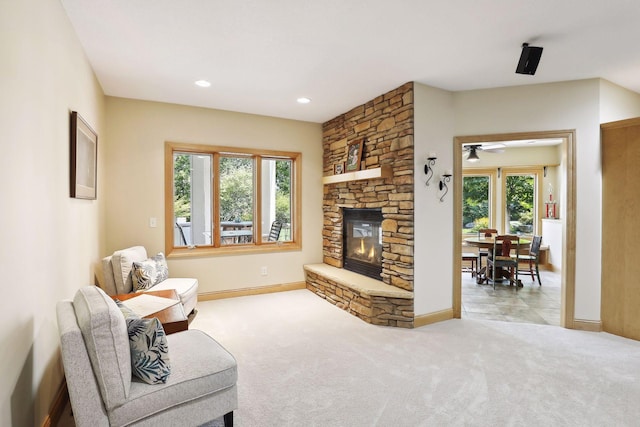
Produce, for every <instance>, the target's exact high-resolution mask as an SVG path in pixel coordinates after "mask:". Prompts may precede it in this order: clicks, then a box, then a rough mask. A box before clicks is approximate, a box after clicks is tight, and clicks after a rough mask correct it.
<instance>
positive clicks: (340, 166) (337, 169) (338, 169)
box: [333, 162, 344, 175]
mask: <svg viewBox="0 0 640 427" xmlns="http://www.w3.org/2000/svg"><path fill="white" fill-rule="evenodd" d="M341 173H344V162H338V163H336V164H335V165H334V166H333V174H334V175H340V174H341Z"/></svg>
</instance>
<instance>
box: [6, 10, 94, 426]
mask: <svg viewBox="0 0 640 427" xmlns="http://www.w3.org/2000/svg"><path fill="white" fill-rule="evenodd" d="M0 58H1V62H2V65H1V66H0V94H1V95H0V144H1V147H2V156H0V182H2V186H1V189H0V200H1V202H0V203H1V208H0V229H1V230H2V233H1V234H2V245H1V246H0V272H2V285H3V286H2V292H3V294H2V303H1V304H2V309H1V310H0V378H1V380H0V425H3V426H11V425H14V426H29V425H38V426H39V425H41V424H42V421H43V419H44V417H45V416H46V414H47V412H48V409H49V406H50V404H51V402H52V400H53V397H54V395H55V393H56V391H57V389H58V387H59V386H60V384H61V383H62V378H63V377H62V368H61V362H60V357H59V350H58V348H59V340H58V329H57V328H58V326H57V321H56V317H55V304H56V301H58V300H61V299H66V298H72V297H73V295H74V293H75V291H76V290H77V289H78V288H79V287H81V286H83V285H86V284H89V283H93V271H92V265H93V261H94V260H95V259H97V257H98V255H99V254H100V253H102V252H103V248H104V246H103V242H104V235H105V232H104V231H105V230H104V226H103V224H104V212H103V206H104V200H105V197H104V195H105V192H104V189H105V186H104V174H103V172H104V161H103V160H104V157H103V153H104V151H105V148H106V143H105V141H106V138H105V131H104V97H103V95H102V91H101V89H100V86H99V85H98V83H97V81H96V79H95V77H94V74H93V72H92V70H91V68H90V67H89V65H88V63H87V60H86V58H85V57H84V54H83V52H82V47H81V46H80V44H79V42H78V40H77V39H76V36H75V33H74V32H73V30H72V28H71V26H70V24H69V22H68V19H67V17H66V15H65V13H64V10H63V8H62V6H61V5H60V2H59V1H57V0H20V1H3V2H2V3H1V5H0ZM70 110H76V111H78V112H80V114H81V115H82V116H83V117H84V118H85V119H86V120H87V122H89V123H90V124H91V126H92V127H93V128H94V129H95V130H96V131H97V133H98V135H99V144H98V155H99V165H98V172H99V177H98V200H95V201H88V200H76V199H71V198H70V197H69V112H70Z"/></svg>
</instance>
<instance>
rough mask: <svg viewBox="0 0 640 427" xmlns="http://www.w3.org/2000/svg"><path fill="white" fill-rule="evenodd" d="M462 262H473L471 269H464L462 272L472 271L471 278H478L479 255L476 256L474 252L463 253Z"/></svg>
mask: <svg viewBox="0 0 640 427" xmlns="http://www.w3.org/2000/svg"><path fill="white" fill-rule="evenodd" d="M462 261H469V262H471V267H470V268H469V269H467V267H463V268H462V271H463V272H467V271H470V272H471V277H476V274H477V271H478V270H477V267H478V255H476V254H474V253H473V252H463V253H462Z"/></svg>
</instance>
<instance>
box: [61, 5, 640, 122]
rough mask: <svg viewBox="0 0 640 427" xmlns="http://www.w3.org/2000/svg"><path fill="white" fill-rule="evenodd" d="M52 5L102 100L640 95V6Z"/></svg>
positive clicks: (263, 104)
mask: <svg viewBox="0 0 640 427" xmlns="http://www.w3.org/2000/svg"><path fill="white" fill-rule="evenodd" d="M60 1H61V3H62V4H63V6H64V7H65V9H66V11H67V14H68V16H69V18H70V20H71V23H72V24H73V26H74V28H75V30H76V32H77V34H78V37H79V39H80V41H81V43H82V45H83V46H84V49H85V51H86V54H87V56H88V58H89V61H90V62H91V64H92V66H93V68H94V70H95V72H96V75H97V77H98V80H99V81H100V84H101V85H102V88H103V89H104V92H105V93H106V94H107V95H111V96H118V97H126V98H135V99H144V100H153V101H161V102H170V103H177V104H185V105H193V106H202V107H209V108H217V109H223V110H230V111H239V112H246V113H254V114H261V115H267V116H275V117H283V118H291V119H297V120H305V121H312V122H324V121H327V120H329V119H331V118H333V117H335V116H337V115H339V114H342V113H344V112H346V111H348V110H350V109H351V108H353V107H356V106H358V105H360V104H362V103H364V102H366V101H368V100H371V99H373V98H375V97H376V96H378V95H380V94H383V93H385V92H387V91H389V90H391V89H394V88H396V87H398V86H400V85H402V84H404V83H406V82H409V81H416V82H420V83H423V84H426V85H429V86H434V87H438V88H442V89H446V90H450V91H460V90H469V89H481V88H491V87H500V86H512V85H523V84H534V83H546V82H555V81H565V80H575V79H586V78H594V77H602V78H605V79H607V80H609V81H611V82H613V83H616V84H618V85H621V86H623V87H626V88H628V89H631V90H633V91H635V92H639V93H640V49H639V48H638V46H637V43H638V41H639V40H640V1H639V0H606V1H604V0H474V1H469V0H395V1H393V2H391V1H389V0H60ZM523 42H528V43H530V44H531V45H534V46H542V47H544V51H543V54H542V59H541V61H540V65H539V67H538V71H537V73H536V75H535V76H529V75H521V74H515V68H516V64H517V62H518V58H519V56H520V51H521V44H522V43H523ZM198 79H206V80H209V81H210V82H211V83H212V85H211V87H209V88H206V89H203V88H199V87H197V86H195V85H194V81H195V80H198ZM301 96H305V97H309V98H311V99H312V102H311V103H310V104H306V105H301V104H298V103H297V102H296V99H297V98H298V97H301Z"/></svg>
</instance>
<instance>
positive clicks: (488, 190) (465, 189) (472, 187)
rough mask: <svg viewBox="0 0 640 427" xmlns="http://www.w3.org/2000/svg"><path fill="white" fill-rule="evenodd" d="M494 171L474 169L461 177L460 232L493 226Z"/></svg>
mask: <svg viewBox="0 0 640 427" xmlns="http://www.w3.org/2000/svg"><path fill="white" fill-rule="evenodd" d="M494 187H495V172H494V171H484V172H481V171H476V172H474V173H473V174H471V173H470V174H466V173H465V174H464V175H463V177H462V201H463V202H462V234H471V233H477V232H478V230H481V229H483V228H493V225H494V218H493V203H492V201H493V198H494V196H493V194H494V193H495V191H494Z"/></svg>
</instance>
